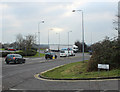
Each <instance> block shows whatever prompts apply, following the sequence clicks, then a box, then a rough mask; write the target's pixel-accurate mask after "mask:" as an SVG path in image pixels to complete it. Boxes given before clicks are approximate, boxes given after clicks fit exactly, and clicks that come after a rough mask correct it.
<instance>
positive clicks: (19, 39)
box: [16, 34, 23, 50]
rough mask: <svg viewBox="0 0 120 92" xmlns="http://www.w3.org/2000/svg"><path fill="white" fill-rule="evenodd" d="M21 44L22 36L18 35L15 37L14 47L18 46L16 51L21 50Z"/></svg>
mask: <svg viewBox="0 0 120 92" xmlns="http://www.w3.org/2000/svg"><path fill="white" fill-rule="evenodd" d="M22 42H23V36H22V34H18V35H17V36H16V45H17V44H18V46H17V47H18V49H20V50H21V49H22V48H23V45H22Z"/></svg>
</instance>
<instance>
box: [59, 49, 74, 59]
mask: <svg viewBox="0 0 120 92" xmlns="http://www.w3.org/2000/svg"><path fill="white" fill-rule="evenodd" d="M67 56H75V53H74V51H73V50H72V49H71V48H63V49H61V51H60V57H67Z"/></svg>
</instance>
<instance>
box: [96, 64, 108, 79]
mask: <svg viewBox="0 0 120 92" xmlns="http://www.w3.org/2000/svg"><path fill="white" fill-rule="evenodd" d="M109 68H110V67H109V64H98V73H100V69H106V70H108V77H109Z"/></svg>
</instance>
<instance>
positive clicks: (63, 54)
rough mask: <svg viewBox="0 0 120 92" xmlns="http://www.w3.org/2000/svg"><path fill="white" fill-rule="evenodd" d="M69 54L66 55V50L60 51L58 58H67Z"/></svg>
mask: <svg viewBox="0 0 120 92" xmlns="http://www.w3.org/2000/svg"><path fill="white" fill-rule="evenodd" d="M68 56H69V54H68V50H61V51H60V57H68Z"/></svg>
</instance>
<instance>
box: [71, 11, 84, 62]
mask: <svg viewBox="0 0 120 92" xmlns="http://www.w3.org/2000/svg"><path fill="white" fill-rule="evenodd" d="M76 11H79V12H82V52H83V62H84V20H83V10H73V11H72V12H76Z"/></svg>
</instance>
